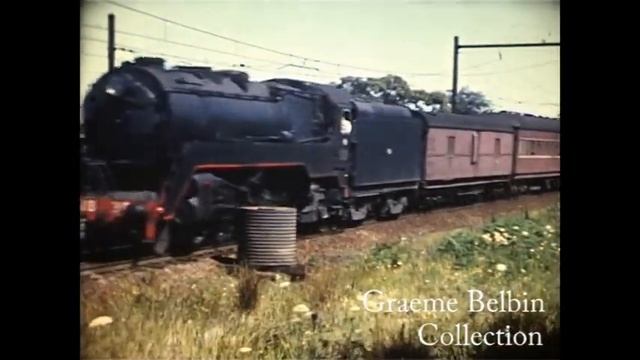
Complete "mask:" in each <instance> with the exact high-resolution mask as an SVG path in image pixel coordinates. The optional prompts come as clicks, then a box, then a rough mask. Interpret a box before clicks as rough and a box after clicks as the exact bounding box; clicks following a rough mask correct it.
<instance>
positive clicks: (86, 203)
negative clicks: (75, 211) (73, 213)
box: [80, 199, 97, 213]
mask: <svg viewBox="0 0 640 360" xmlns="http://www.w3.org/2000/svg"><path fill="white" fill-rule="evenodd" d="M96 210H97V203H96V200H94V199H83V200H81V201H80V212H83V213H94V212H96Z"/></svg>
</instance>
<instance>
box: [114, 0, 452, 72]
mask: <svg viewBox="0 0 640 360" xmlns="http://www.w3.org/2000/svg"><path fill="white" fill-rule="evenodd" d="M105 2H106V3H108V4H111V5H113V6H116V7H120V8H122V9H126V10H129V11H132V12H135V13H138V14H141V15H145V16H148V17H151V18H154V19H156V20H159V21H163V22H165V23H169V24H172V25H175V26H178V27H182V28H185V29H188V30H191V31H195V32H199V33H202V34H206V35H209V36H213V37H216V38H219V39H222V40H226V41H230V42H233V43H235V44H239V45H243V46H247V47H251V48H255V49H259V50H262V51H266V52H270V53H273V54H277V55H280V56H286V57H290V58H296V59H300V60H303V61H305V62H307V61H308V62H314V63H318V64H325V65H331V66H336V67H340V68H350V69H356V70H362V71H369V72H377V73H385V74H406V75H412V76H440V75H442V74H441V73H435V74H434V73H407V72H403V71H395V70H388V69H378V68H370V67H364V66H357V65H351V64H344V63H337V62H332V61H326V60H322V59H316V58H312V57H308V56H302V55H298V54H293V53H290V52H285V51H281V50H277V49H273V48H269V47H266V46H262V45H257V44H253V43H249V42H246V41H243V40H239V39H234V38H231V37H229V36H225V35H221V34H218V33H214V32H212V31H209V30H204V29H200V28H197V27H194V26H191V25H187V24H183V23H181V22H178V21H175V20H171V19H168V18H165V17H162V16H159V15H156V14H152V13H150V12H147V11H144V10H140V9H136V8H134V7H131V6H128V5H124V4H121V3H119V2H116V1H112V0H107V1H105Z"/></svg>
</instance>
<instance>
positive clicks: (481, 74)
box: [462, 60, 558, 76]
mask: <svg viewBox="0 0 640 360" xmlns="http://www.w3.org/2000/svg"><path fill="white" fill-rule="evenodd" d="M556 61H558V60H551V61H545V62H542V63H536V64H530V65H525V66H519V67H515V68H511V69H507V70H504V71H493V72H485V73H467V74H462V75H464V76H484V75H495V74H506V73H510V72H514V71H521V70H526V69H532V68H537V67H541V66H545V65H548V64H551V63H554V62H556Z"/></svg>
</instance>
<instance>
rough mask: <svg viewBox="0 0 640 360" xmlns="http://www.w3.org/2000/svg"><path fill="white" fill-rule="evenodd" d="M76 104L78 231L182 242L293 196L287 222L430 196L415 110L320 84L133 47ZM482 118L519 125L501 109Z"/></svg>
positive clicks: (422, 118)
mask: <svg viewBox="0 0 640 360" xmlns="http://www.w3.org/2000/svg"><path fill="white" fill-rule="evenodd" d="M83 109H84V126H85V139H84V141H85V142H86V144H85V148H86V151H85V153H84V154H83V159H82V168H83V175H82V189H81V194H82V197H81V214H82V217H83V224H85V230H86V231H85V234H86V236H85V240H86V241H87V242H88V243H95V242H103V241H105V240H106V239H110V240H113V239H126V241H131V240H134V241H136V239H137V240H141V241H143V242H153V243H155V249H156V251H157V252H158V253H165V252H167V251H172V250H176V251H178V250H180V251H184V250H185V249H186V250H187V251H188V250H189V249H191V248H192V247H193V245H194V243H196V242H198V241H202V240H203V239H204V240H206V241H218V240H219V238H220V236H224V234H228V233H229V232H230V231H232V230H231V229H232V228H233V224H234V223H235V219H236V217H237V209H238V208H239V207H241V206H248V205H269V206H289V207H295V208H296V209H298V217H299V223H300V224H320V223H344V222H351V223H353V222H355V223H357V222H359V221H362V220H363V219H365V218H367V217H371V216H375V217H383V218H385V217H386V218H388V217H395V216H398V215H399V214H401V213H402V212H403V211H405V210H406V209H408V208H410V207H414V206H418V205H419V204H422V203H424V201H425V200H426V199H434V198H437V197H439V196H441V195H442V191H440V192H438V191H435V190H434V191H435V192H434V191H427V190H428V189H427V186H426V184H427V177H426V171H425V168H426V151H427V150H426V149H427V144H426V142H427V137H426V134H427V132H428V130H429V122H430V120H429V116H428V115H426V114H423V113H419V112H415V111H411V110H409V109H408V108H405V107H402V106H396V105H386V104H381V103H370V102H363V101H356V100H354V99H353V98H352V97H351V95H350V94H349V93H348V91H346V90H344V89H337V88H335V87H333V86H329V85H320V84H314V83H308V82H303V81H297V80H290V79H272V80H268V81H263V82H253V81H250V80H249V78H248V76H247V74H245V73H243V72H236V71H214V70H212V69H211V68H206V67H174V68H169V69H167V68H165V64H164V61H163V60H162V59H157V58H138V59H136V60H135V61H134V62H131V63H124V64H123V65H122V66H121V67H119V68H117V69H115V70H113V71H111V72H109V73H108V74H105V75H104V76H103V77H102V78H100V79H99V80H98V81H97V82H96V83H95V85H94V86H93V88H92V89H91V91H90V92H89V93H88V94H87V96H86V99H85V102H84V105H83ZM439 119H440V118H437V119H436V118H434V121H433V123H434V124H437V123H438V121H440V122H441V120H439ZM483 121H485V123H487V124H494V126H495V127H497V128H503V130H504V129H506V130H505V131H507V132H509V131H510V132H511V133H513V132H514V126H515V128H517V127H518V124H517V123H518V120H517V119H515V118H514V117H510V116H500V117H492V120H491V121H489V120H483ZM452 123H459V124H464V123H473V121H471V122H469V120H468V119H466V120H463V121H457V122H456V120H455V119H454V120H452ZM476 124H477V123H476ZM471 128H473V126H471ZM498 130H499V129H498ZM545 178H548V177H545ZM490 180H491V183H494V180H495V179H493V178H492V179H490ZM503 180H504V181H505V182H508V184H511V183H512V180H514V179H513V177H511V178H508V179H507V178H505V179H503ZM464 181H465V182H466V183H469V179H464ZM453 183H455V182H453ZM502 185H503V184H502V183H501V186H502ZM447 189H448V188H447ZM434 194H435V195H434Z"/></svg>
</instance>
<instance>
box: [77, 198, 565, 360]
mask: <svg viewBox="0 0 640 360" xmlns="http://www.w3.org/2000/svg"><path fill="white" fill-rule="evenodd" d="M528 215H529V216H528V217H529V218H528V219H525V218H524V217H523V216H515V217H508V218H499V219H496V220H495V221H493V222H491V223H489V224H487V225H486V226H484V227H483V228H481V229H475V230H459V231H454V232H451V233H447V234H444V235H437V236H436V237H437V239H435V240H437V241H434V235H431V236H417V237H415V238H408V239H406V240H405V241H402V242H398V243H396V244H391V245H378V246H376V247H374V248H372V249H371V250H370V251H368V252H365V253H363V254H362V255H361V256H359V257H358V258H357V259H351V260H349V261H348V262H344V263H328V264H325V265H323V266H322V267H318V268H314V269H313V270H312V272H311V274H309V276H308V277H307V279H306V280H304V281H303V282H289V281H288V279H286V278H281V279H278V280H276V281H269V280H264V279H263V280H260V279H258V278H257V277H256V275H255V274H254V273H252V272H251V271H249V270H244V271H242V272H241V273H240V274H236V275H234V276H232V275H229V274H227V273H226V272H224V271H223V270H222V269H220V268H218V267H216V266H215V265H213V264H208V263H198V264H195V265H193V264H192V265H184V266H176V267H172V268H170V269H168V270H156V271H149V272H145V273H139V274H129V275H126V276H119V277H117V278H113V279H102V280H97V281H92V282H91V283H85V284H83V287H82V293H81V303H82V309H81V311H82V316H81V318H82V323H81V324H80V325H81V329H82V330H81V352H82V357H83V358H91V359H97V358H110V359H115V358H129V359H130V358H136V359H176V358H181V359H184V358H207V359H236V358H239V359H242V358H264V359H283V358H286V359H308V358H313V359H316V358H331V359H334V358H341V359H374V358H401V357H404V358H469V357H471V358H473V357H476V358H500V357H502V358H524V357H527V356H529V355H530V356H535V357H537V358H541V357H545V356H554V355H557V354H556V353H555V351H556V350H555V349H556V348H555V346H556V345H557V343H558V330H559V281H560V280H559V252H560V245H559V229H558V222H559V215H558V208H557V207H553V208H549V209H546V210H544V211H540V212H533V211H532V212H529V214H528ZM501 270H502V271H501ZM472 288H474V289H482V290H483V291H484V292H485V293H486V294H495V293H497V292H498V291H499V290H503V289H507V290H511V291H512V292H513V293H514V294H517V295H518V296H521V295H523V294H524V293H526V294H527V296H526V297H528V298H542V299H544V301H545V310H546V312H544V313H528V314H522V313H509V314H506V315H504V314H503V315H499V316H498V315H494V314H493V313H485V312H483V313H477V314H475V316H470V313H468V312H466V311H458V312H454V313H427V312H419V313H371V312H367V311H365V310H363V309H362V301H360V300H359V296H361V295H362V294H363V293H364V292H366V291H367V290H370V289H379V290H382V291H383V292H384V294H385V296H387V297H389V298H426V297H429V298H432V297H449V298H452V297H455V298H458V299H460V300H461V306H460V307H461V309H464V308H465V306H466V305H465V299H466V298H465V296H466V295H465V294H466V291H467V290H468V289H472ZM103 315H106V316H110V317H112V318H113V323H111V324H109V325H105V326H100V327H89V326H88V324H89V322H90V321H91V320H92V319H94V318H96V317H98V316H103ZM427 321H428V322H434V323H438V324H439V326H441V328H451V327H453V325H454V324H456V323H463V322H469V323H470V324H471V326H472V327H473V329H474V330H476V331H479V330H480V329H494V328H495V329H497V328H504V326H505V324H509V325H511V326H512V328H513V327H516V328H518V327H519V328H520V330H530V329H537V330H540V331H541V333H543V336H544V337H545V345H547V346H545V347H544V348H537V349H531V348H528V347H526V348H524V350H526V351H527V352H526V353H524V354H523V353H522V351H523V348H517V349H515V348H510V347H504V348H497V347H491V348H484V349H483V348H479V347H478V348H474V347H455V346H448V347H447V346H442V345H440V346H435V347H426V346H424V345H422V344H420V343H419V341H418V336H417V333H416V329H417V328H418V327H419V326H420V325H421V324H423V323H425V322H427ZM533 350H535V352H534V351H533Z"/></svg>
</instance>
